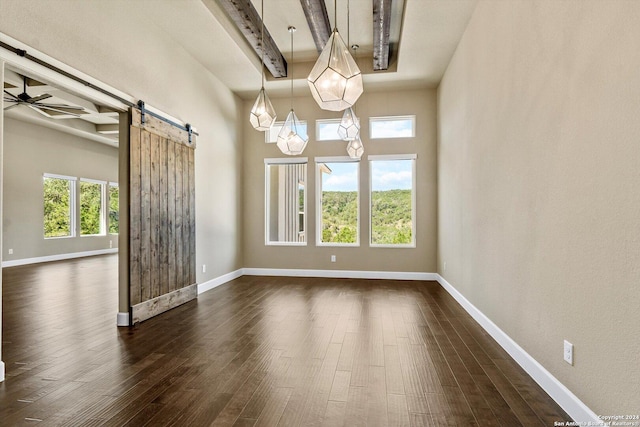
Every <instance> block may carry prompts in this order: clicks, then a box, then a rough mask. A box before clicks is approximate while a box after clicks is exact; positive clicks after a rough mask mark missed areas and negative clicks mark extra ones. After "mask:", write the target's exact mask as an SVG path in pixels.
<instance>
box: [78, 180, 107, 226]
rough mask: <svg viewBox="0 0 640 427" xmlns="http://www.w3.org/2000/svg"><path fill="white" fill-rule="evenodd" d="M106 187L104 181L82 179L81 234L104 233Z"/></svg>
mask: <svg viewBox="0 0 640 427" xmlns="http://www.w3.org/2000/svg"><path fill="white" fill-rule="evenodd" d="M104 187H105V183H104V182H102V181H94V180H89V179H84V178H83V179H81V180H80V235H81V236H91V235H97V234H105V233H104V225H103V224H104V214H103V212H104V209H103V201H104V199H105V198H104V191H105V190H104Z"/></svg>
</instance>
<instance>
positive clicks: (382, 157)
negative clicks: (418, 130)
mask: <svg viewBox="0 0 640 427" xmlns="http://www.w3.org/2000/svg"><path fill="white" fill-rule="evenodd" d="M417 158H418V155H417V154H382V155H369V156H367V160H368V161H369V246H370V247H372V248H398V249H401V248H408V249H413V248H415V247H416V233H417V221H416V193H417V191H416V183H417V180H416V159H417ZM387 160H411V161H412V162H411V163H412V164H411V227H412V229H411V243H407V244H389V243H386V244H377V243H373V241H372V239H373V232H372V231H373V230H372V227H373V218H372V215H373V212H372V209H371V203H372V201H373V167H372V165H371V162H375V161H387Z"/></svg>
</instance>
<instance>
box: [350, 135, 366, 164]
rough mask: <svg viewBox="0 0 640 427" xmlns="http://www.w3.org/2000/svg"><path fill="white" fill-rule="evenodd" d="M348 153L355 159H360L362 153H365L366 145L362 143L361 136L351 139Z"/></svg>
mask: <svg viewBox="0 0 640 427" xmlns="http://www.w3.org/2000/svg"><path fill="white" fill-rule="evenodd" d="M347 154H349V157H351V158H352V159H354V160H355V159H360V158H361V157H362V155H363V154H364V145H362V140H361V139H360V136H358V137H357V138H356V139H352V140H351V141H349V143H348V144H347Z"/></svg>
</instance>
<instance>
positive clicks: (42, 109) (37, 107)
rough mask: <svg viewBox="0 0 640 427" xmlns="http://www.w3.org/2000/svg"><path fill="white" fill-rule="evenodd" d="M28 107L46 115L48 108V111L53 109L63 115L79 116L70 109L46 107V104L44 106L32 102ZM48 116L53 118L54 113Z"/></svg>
mask: <svg viewBox="0 0 640 427" xmlns="http://www.w3.org/2000/svg"><path fill="white" fill-rule="evenodd" d="M29 107H30V108H33V109H34V110H36V111H38V112H39V113H41V114H44V115H48V114H47V110H48V111H55V112H56V113H59V114H61V115H65V116H73V117H80V114H77V113H73V112H71V111H64V110H59V109H57V108H51V107H47V106H44V105H38V104H32V105H29ZM49 117H50V118H55V114H54V115H50V116H49Z"/></svg>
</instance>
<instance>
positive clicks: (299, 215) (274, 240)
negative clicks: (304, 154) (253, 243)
mask: <svg viewBox="0 0 640 427" xmlns="http://www.w3.org/2000/svg"><path fill="white" fill-rule="evenodd" d="M306 188H307V159H306V158H301V157H298V158H291V159H265V243H266V244H267V245H306V244H307V215H306V213H307V192H306Z"/></svg>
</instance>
